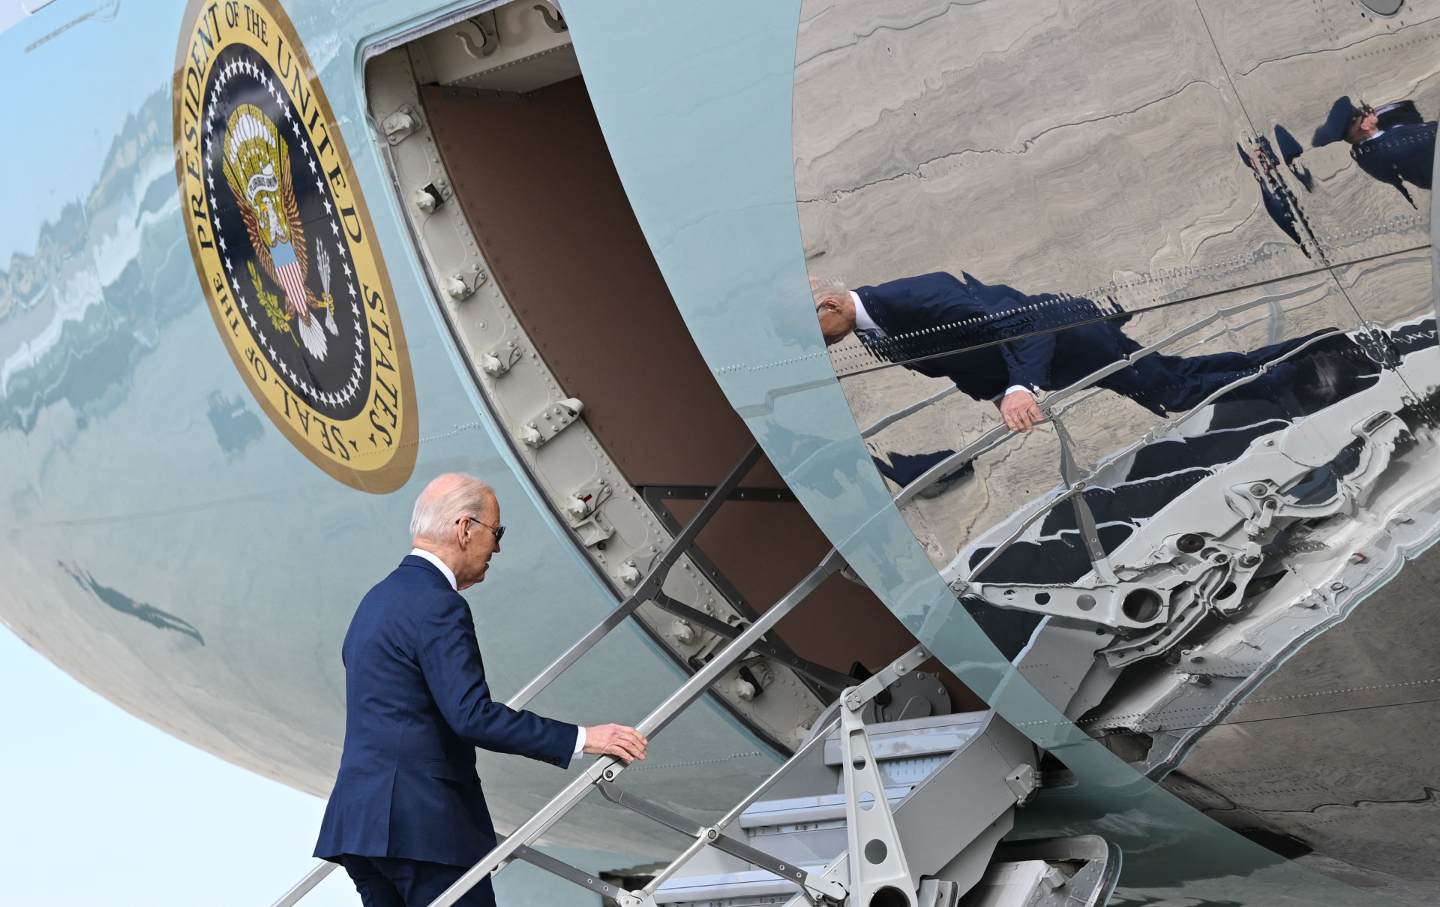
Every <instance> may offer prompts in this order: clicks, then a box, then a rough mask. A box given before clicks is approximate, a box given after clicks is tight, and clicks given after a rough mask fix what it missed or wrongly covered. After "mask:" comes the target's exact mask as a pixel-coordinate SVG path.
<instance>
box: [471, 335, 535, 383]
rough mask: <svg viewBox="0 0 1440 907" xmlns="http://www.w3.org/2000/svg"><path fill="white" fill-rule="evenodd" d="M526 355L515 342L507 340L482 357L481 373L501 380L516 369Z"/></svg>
mask: <svg viewBox="0 0 1440 907" xmlns="http://www.w3.org/2000/svg"><path fill="white" fill-rule="evenodd" d="M524 356H525V353H524V352H523V351H522V350H521V349H520V347H519V346H518V345H516V343H515V341H513V340H507V341H505V342H504V343H502V344H500V345H499V346H497V347H495V348H494V349H492V350H491V351H490V352H488V353H483V354H481V356H480V371H482V372H484V373H485V374H487V375H489V376H490V377H491V378H499V377H500V376H501V375H503V374H505V373H506V372H508V371H510V370H511V369H512V368H514V367H515V364H516V363H518V362H519V361H520V360H521V359H522V358H524Z"/></svg>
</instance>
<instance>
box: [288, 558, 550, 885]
mask: <svg viewBox="0 0 1440 907" xmlns="http://www.w3.org/2000/svg"><path fill="white" fill-rule="evenodd" d="M342 659H343V661H344V663H345V697H346V703H345V749H344V752H343V753H342V755H341V757H340V773H339V775H338V777H337V778H336V779H335V788H334V790H333V791H331V793H330V802H329V804H328V805H327V806H326V808H325V818H324V820H323V821H322V822H321V825H320V838H319V841H318V842H317V843H316V845H315V856H317V857H322V858H324V859H327V860H335V859H336V858H338V857H340V856H341V855H343V854H352V855H355V856H364V857H397V858H403V859H411V860H425V861H429V862H433V863H446V864H450V865H454V866H470V865H473V864H474V863H476V862H478V861H479V860H480V858H481V857H483V856H484V855H485V854H486V853H487V852H489V851H490V849H491V848H493V847H494V846H495V828H494V826H493V825H492V824H491V822H490V810H489V808H488V807H487V806H486V804H485V794H484V792H483V791H482V790H481V787H480V780H479V778H477V777H476V774H475V750H474V747H481V748H483V749H487V750H495V751H497V752H502V753H516V754H519V755H522V756H529V757H531V758H532V759H539V760H541V761H544V762H550V763H553V764H555V765H558V766H560V767H561V768H564V767H566V766H568V765H569V764H570V758H571V756H572V755H573V753H574V749H575V739H576V727H575V725H573V724H566V723H565V722H563V721H554V720H552V719H549V718H542V717H541V716H539V715H535V714H531V713H530V712H517V711H515V710H513V709H510V708H508V707H506V706H505V705H503V704H501V703H498V702H495V701H494V700H493V699H491V698H490V687H489V686H488V685H487V684H486V683H485V667H484V665H483V664H482V663H481V660H480V647H479V645H478V644H477V643H476V640H475V623H474V621H473V619H472V618H471V616H470V608H469V606H468V605H467V604H466V602H465V599H464V597H462V596H461V595H460V593H458V592H456V591H455V590H454V589H452V588H450V583H449V581H448V580H446V579H445V577H444V576H443V575H442V574H441V573H440V571H439V570H437V569H436V568H435V566H434V565H433V564H431V563H429V562H428V561H426V560H425V559H424V558H420V557H415V556H413V555H411V556H407V557H406V558H405V559H404V560H403V561H401V562H400V566H399V567H396V568H395V570H394V571H393V572H392V573H391V574H390V575H389V576H387V577H385V579H383V580H381V581H380V583H379V584H378V585H376V586H375V588H373V589H371V590H370V592H369V593H368V594H366V596H365V598H364V599H363V600H361V602H360V607H359V608H357V609H356V611H355V617H354V618H353V619H352V620H351V622H350V630H349V632H347V633H346V634H345V644H344V648H343V649H342Z"/></svg>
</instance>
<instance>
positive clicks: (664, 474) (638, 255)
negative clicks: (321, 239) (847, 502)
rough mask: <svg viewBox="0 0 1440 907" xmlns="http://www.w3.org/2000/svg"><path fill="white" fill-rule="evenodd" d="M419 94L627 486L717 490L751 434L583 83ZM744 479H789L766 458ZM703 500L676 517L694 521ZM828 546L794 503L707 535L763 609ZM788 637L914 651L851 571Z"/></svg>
mask: <svg viewBox="0 0 1440 907" xmlns="http://www.w3.org/2000/svg"><path fill="white" fill-rule="evenodd" d="M420 97H421V101H422V103H423V104H424V107H425V114H426V120H427V122H428V125H429V127H430V130H431V132H432V134H433V135H434V137H435V140H436V143H437V144H438V145H439V148H440V153H441V156H442V158H443V159H444V163H445V168H446V171H447V172H448V174H449V177H450V181H451V185H452V186H453V187H454V189H455V197H456V199H457V200H458V201H459V202H460V205H461V207H462V209H463V210H464V212H465V216H466V218H467V220H468V221H469V222H470V227H471V229H472V230H473V232H474V234H475V237H476V240H477V241H478V242H479V244H480V249H481V251H482V253H483V254H484V256H485V260H486V262H487V264H488V265H489V268H490V273H491V276H492V278H493V279H494V280H495V281H496V282H497V283H498V284H499V287H500V289H501V291H502V292H504V294H505V298H506V299H507V300H508V301H509V303H510V305H511V307H512V308H513V309H514V311H515V313H516V316H517V317H518V318H519V320H520V322H521V324H522V325H523V326H524V327H525V330H526V332H527V333H528V334H529V337H530V340H531V342H532V343H533V344H534V345H535V347H536V349H537V351H538V352H539V353H540V355H541V356H542V357H543V358H544V359H545V362H546V364H547V365H549V367H550V368H551V370H552V371H554V373H555V375H556V377H557V378H558V379H559V381H560V384H561V386H562V387H564V388H565V389H566V391H567V392H568V393H571V394H574V395H575V396H577V397H579V398H580V399H581V400H582V401H584V403H585V413H584V419H585V422H586V424H588V425H589V426H590V429H591V430H592V431H593V432H594V433H595V435H596V437H597V438H598V439H599V441H600V443H601V444H603V445H604V446H605V449H606V450H607V451H608V452H609V454H610V456H611V457H613V458H614V460H615V462H616V464H617V465H618V466H619V467H620V469H621V471H622V472H623V473H624V474H625V476H626V478H627V479H628V480H629V481H630V483H631V484H632V485H686V484H688V485H713V484H716V483H718V482H719V481H720V479H721V478H723V477H724V475H725V473H726V472H728V471H729V469H730V467H731V466H732V465H733V464H734V463H735V462H736V461H737V460H739V458H740V456H741V455H742V454H743V453H744V452H745V451H746V450H747V449H748V448H749V447H750V445H751V444H753V443H754V440H753V438H752V437H751V435H750V432H749V430H748V429H747V428H746V427H745V425H744V423H743V422H742V421H741V420H740V417H739V416H737V415H736V414H735V411H734V410H733V409H731V408H730V404H729V402H728V401H727V400H726V399H725V397H724V395H723V394H722V393H721V391H720V388H719V385H718V384H716V382H715V380H714V378H713V377H712V376H711V374H710V371H709V369H708V367H707V366H706V365H705V361H704V360H703V359H702V358H701V357H700V353H699V351H698V350H697V349H696V348H695V344H694V342H693V341H692V340H691V337H690V333H689V330H688V328H687V327H686V326H685V322H684V321H683V320H682V319H681V317H680V314H679V312H678V311H677V309H676V307H675V303H674V301H673V300H672V299H671V297H670V293H669V291H668V290H667V289H666V286H665V282H664V280H663V279H662V277H661V275H660V271H659V268H658V267H657V266H656V264H655V260H654V258H653V257H652V255H651V254H650V247H649V245H648V244H647V243H646V241H645V237H644V234H643V233H641V231H640V226H639V224H638V223H637V222H636V220H635V216H634V213H633V212H632V211H631V208H630V204H629V200H628V199H627V198H626V196H625V191H624V188H623V187H622V186H621V183H620V179H619V177H618V175H617V174H616V173H615V169H614V166H613V164H612V163H611V160H610V154H609V151H608V149H607V148H606V147H605V140H604V136H603V135H602V134H601V132H600V126H599V123H598V122H597V121H596V119H595V114H594V111H593V109H592V108H591V106H590V99H589V97H588V96H587V95H586V93H585V86H584V84H583V83H582V81H581V80H580V79H578V78H576V79H570V80H567V81H564V82H560V83H558V84H556V85H552V86H549V87H547V88H543V89H540V90H539V91H535V92H532V93H530V94H527V95H524V96H523V97H517V98H500V97H496V96H493V95H491V96H479V95H475V94H464V93H461V92H456V91H452V90H448V89H444V88H441V87H438V86H425V87H422V88H421V92H420ZM697 178H701V177H700V175H699V174H697ZM746 484H747V485H751V486H761V487H772V488H778V487H782V486H783V483H782V482H781V480H780V478H779V477H778V476H777V475H776V473H775V471H774V469H773V467H771V466H770V464H769V463H768V462H764V461H762V462H761V464H760V465H759V466H757V467H756V469H755V470H753V471H752V473H751V475H750V477H749V479H748V480H747V481H746ZM695 506H698V504H695V505H688V506H687V505H683V504H677V505H676V510H677V512H680V513H681V518H682V519H683V518H684V516H686V515H688V513H689V512H693V509H694V507H695ZM828 546H829V543H828V541H827V540H826V539H825V537H824V535H823V534H822V533H821V532H820V531H819V529H818V528H816V526H815V524H814V523H813V522H812V521H811V520H810V517H809V515H808V514H806V512H805V510H804V508H802V507H801V506H800V505H799V504H793V503H790V504H742V503H731V504H727V505H726V506H725V507H724V508H723V509H722V510H721V512H720V514H719V515H718V516H717V517H716V520H715V522H714V523H713V524H712V525H711V526H710V527H709V528H708V529H707V530H706V532H705V533H704V534H703V535H702V536H701V539H700V547H701V550H702V551H703V552H704V553H705V555H706V556H707V557H709V558H710V560H711V561H712V562H714V563H715V565H716V566H717V567H719V568H720V569H721V570H722V571H723V572H724V573H725V575H726V577H727V578H728V579H729V581H730V582H731V583H732V584H733V585H734V586H735V587H736V588H737V589H738V590H739V591H740V592H741V594H743V595H744V596H745V597H746V599H747V600H748V601H749V602H750V603H751V604H752V605H754V606H757V607H760V608H762V609H763V608H765V607H768V606H769V604H770V603H772V602H774V601H775V600H776V599H778V598H779V597H780V596H781V595H783V594H784V593H785V592H786V591H787V590H788V589H789V588H790V586H791V585H792V584H793V583H794V582H795V581H796V580H798V579H799V578H800V577H801V576H802V575H803V574H804V573H805V572H806V571H807V570H808V569H809V568H810V567H812V566H814V565H815V563H816V562H817V561H818V560H819V559H820V557H821V556H822V555H823V554H824V553H825V551H826V550H827V549H828ZM781 631H782V635H783V637H784V638H785V640H786V641H787V642H788V643H789V644H790V645H791V646H792V647H793V648H795V650H796V651H797V653H799V654H801V655H802V656H804V657H807V658H810V659H812V660H814V661H817V662H820V663H822V664H825V665H827V666H830V667H833V668H836V669H838V670H846V669H848V668H849V666H850V664H851V662H853V661H855V660H860V661H862V662H864V663H865V664H866V665H867V666H868V667H870V668H872V669H873V668H877V667H879V666H880V665H882V664H884V663H885V662H886V661H887V660H889V659H890V658H892V657H894V656H895V655H898V654H899V653H900V652H902V651H904V650H905V648H906V647H907V646H908V645H911V644H912V640H911V638H910V636H909V635H908V634H907V633H906V631H905V630H904V628H903V627H901V626H900V624H899V623H898V622H897V621H896V620H895V619H894V617H893V616H891V614H890V613H889V612H888V611H887V610H886V609H885V608H884V607H883V606H882V605H881V604H880V603H879V602H878V601H877V600H876V599H875V597H874V596H873V595H871V594H870V592H869V590H867V589H864V588H863V587H860V586H857V585H855V584H853V583H850V582H848V581H846V580H844V579H842V578H839V577H835V578H833V579H832V580H831V581H830V582H829V583H827V584H826V585H825V587H823V588H822V589H821V590H820V591H819V592H818V593H817V594H816V597H815V599H814V600H812V601H808V602H806V603H805V604H804V605H802V606H801V607H800V608H799V609H797V612H796V613H795V614H793V615H791V616H790V617H788V618H787V619H786V620H785V621H784V622H783V623H782V625H781ZM956 684H957V689H958V682H956Z"/></svg>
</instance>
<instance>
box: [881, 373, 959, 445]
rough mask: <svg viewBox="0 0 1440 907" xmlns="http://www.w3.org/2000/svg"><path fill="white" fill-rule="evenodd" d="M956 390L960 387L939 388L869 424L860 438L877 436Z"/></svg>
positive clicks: (954, 385)
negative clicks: (923, 397)
mask: <svg viewBox="0 0 1440 907" xmlns="http://www.w3.org/2000/svg"><path fill="white" fill-rule="evenodd" d="M958 390H960V385H958V384H952V385H950V386H949V387H946V388H941V389H940V390H938V391H936V392H935V393H933V394H931V395H930V396H928V397H926V398H925V399H923V400H916V401H915V402H914V403H911V404H910V405H909V406H904V407H901V408H900V409H897V410H895V412H893V413H891V414H890V415H888V416H882V417H881V418H879V419H877V420H876V421H874V422H872V423H870V425H869V426H867V427H866V428H863V429H861V431H860V437H862V438H870V437H874V436H875V435H878V434H879V433H880V432H882V431H884V430H885V429H887V428H889V427H890V426H892V425H894V424H895V423H896V422H899V421H900V420H901V419H908V418H909V417H911V416H913V415H915V414H916V413H918V412H920V410H922V409H925V408H926V407H929V406H933V405H934V404H936V403H939V402H940V401H941V400H944V399H945V398H946V397H948V396H950V395H951V394H953V393H955V392H956V391H958Z"/></svg>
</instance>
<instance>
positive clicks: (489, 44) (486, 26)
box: [455, 10, 500, 60]
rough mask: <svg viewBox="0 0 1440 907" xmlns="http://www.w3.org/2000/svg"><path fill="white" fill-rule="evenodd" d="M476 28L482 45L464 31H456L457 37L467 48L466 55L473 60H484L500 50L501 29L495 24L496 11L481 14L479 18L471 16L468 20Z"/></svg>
mask: <svg viewBox="0 0 1440 907" xmlns="http://www.w3.org/2000/svg"><path fill="white" fill-rule="evenodd" d="M466 21H467V22H469V23H470V24H471V25H473V26H475V32H476V33H477V34H478V35H479V36H480V43H479V44H476V43H475V39H474V38H472V37H470V34H469V33H468V32H466V31H465V30H463V29H456V31H455V36H456V37H457V38H458V39H459V40H460V43H461V45H462V46H464V48H465V53H467V54H469V55H470V57H471V58H472V59H475V60H483V59H485V58H486V57H488V56H490V55H491V54H493V53H494V52H495V51H497V50H499V49H500V28H499V26H497V25H496V24H495V11H494V10H491V11H490V12H488V13H481V14H479V15H478V16H471V17H470V18H469V19H468V20H466Z"/></svg>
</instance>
